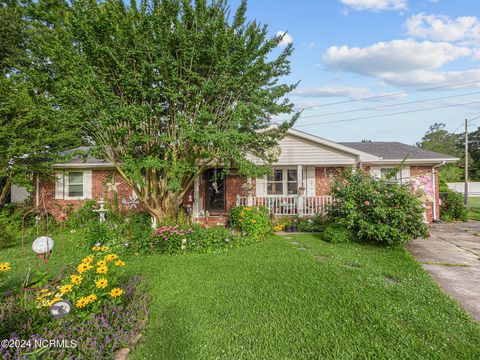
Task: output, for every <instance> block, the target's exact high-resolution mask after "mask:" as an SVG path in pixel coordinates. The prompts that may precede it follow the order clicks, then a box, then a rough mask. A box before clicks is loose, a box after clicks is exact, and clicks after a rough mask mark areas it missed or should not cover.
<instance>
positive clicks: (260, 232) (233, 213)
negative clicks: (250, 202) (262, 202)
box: [230, 206, 272, 240]
mask: <svg viewBox="0 0 480 360" xmlns="http://www.w3.org/2000/svg"><path fill="white" fill-rule="evenodd" d="M230 224H231V226H232V227H233V228H234V229H235V230H238V231H239V232H241V233H242V234H245V235H246V236H249V237H251V238H253V239H255V240H263V239H264V238H265V237H266V236H267V235H269V234H271V233H272V224H271V223H270V219H269V212H268V209H267V208H266V207H265V206H254V207H252V206H235V207H234V208H232V209H231V210H230Z"/></svg>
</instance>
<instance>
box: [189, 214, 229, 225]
mask: <svg viewBox="0 0 480 360" xmlns="http://www.w3.org/2000/svg"><path fill="white" fill-rule="evenodd" d="M194 221H195V222H196V223H199V224H205V225H208V226H225V225H226V224H227V221H228V217H226V216H209V217H199V218H196V219H194Z"/></svg>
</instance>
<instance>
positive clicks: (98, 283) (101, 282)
mask: <svg viewBox="0 0 480 360" xmlns="http://www.w3.org/2000/svg"><path fill="white" fill-rule="evenodd" d="M95 285H96V286H97V288H99V289H105V288H106V287H107V286H108V280H107V279H105V278H101V279H98V280H97V281H95Z"/></svg>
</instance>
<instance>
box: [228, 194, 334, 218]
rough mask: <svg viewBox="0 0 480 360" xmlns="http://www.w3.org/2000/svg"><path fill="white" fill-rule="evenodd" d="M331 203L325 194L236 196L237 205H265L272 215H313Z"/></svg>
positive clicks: (331, 198) (330, 198)
mask: <svg viewBox="0 0 480 360" xmlns="http://www.w3.org/2000/svg"><path fill="white" fill-rule="evenodd" d="M332 203H333V197H332V196H329V195H325V196H237V206H265V207H266V208H268V209H269V211H270V213H271V214H272V215H279V216H281V215H303V216H313V215H315V214H319V213H324V212H325V210H326V208H327V206H329V205H331V204H332Z"/></svg>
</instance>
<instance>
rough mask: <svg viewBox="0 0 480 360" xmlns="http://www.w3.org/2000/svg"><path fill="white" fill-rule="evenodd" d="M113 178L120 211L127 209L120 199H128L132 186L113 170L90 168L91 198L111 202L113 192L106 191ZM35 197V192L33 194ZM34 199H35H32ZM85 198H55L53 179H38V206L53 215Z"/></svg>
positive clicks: (75, 207)
mask: <svg viewBox="0 0 480 360" xmlns="http://www.w3.org/2000/svg"><path fill="white" fill-rule="evenodd" d="M113 178H114V179H115V183H116V184H118V186H117V190H118V192H117V194H118V203H119V208H120V211H122V212H126V211H128V210H129V209H128V207H127V206H125V205H123V204H122V203H121V201H122V199H128V198H129V197H130V196H131V195H132V188H131V187H130V186H128V185H127V183H126V182H125V180H123V179H122V177H121V176H120V175H119V174H118V172H116V171H115V170H92V199H94V200H100V199H101V198H103V199H104V200H106V201H109V202H110V203H111V204H113V199H114V192H113V191H110V192H108V188H107V185H106V184H107V183H108V182H111V181H112V179H113ZM33 199H35V194H34V195H33ZM34 201H35V200H34ZM86 201H87V200H63V199H55V182H54V180H41V181H40V206H41V207H43V206H44V205H43V204H45V207H46V208H47V210H48V211H49V212H50V213H51V214H53V215H54V216H58V215H59V214H60V213H62V212H65V211H70V210H76V209H78V208H79V207H81V206H82V205H83V204H84V203H85V202H86ZM136 210H137V211H142V210H143V209H142V207H141V206H140V205H137V209H136Z"/></svg>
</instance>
